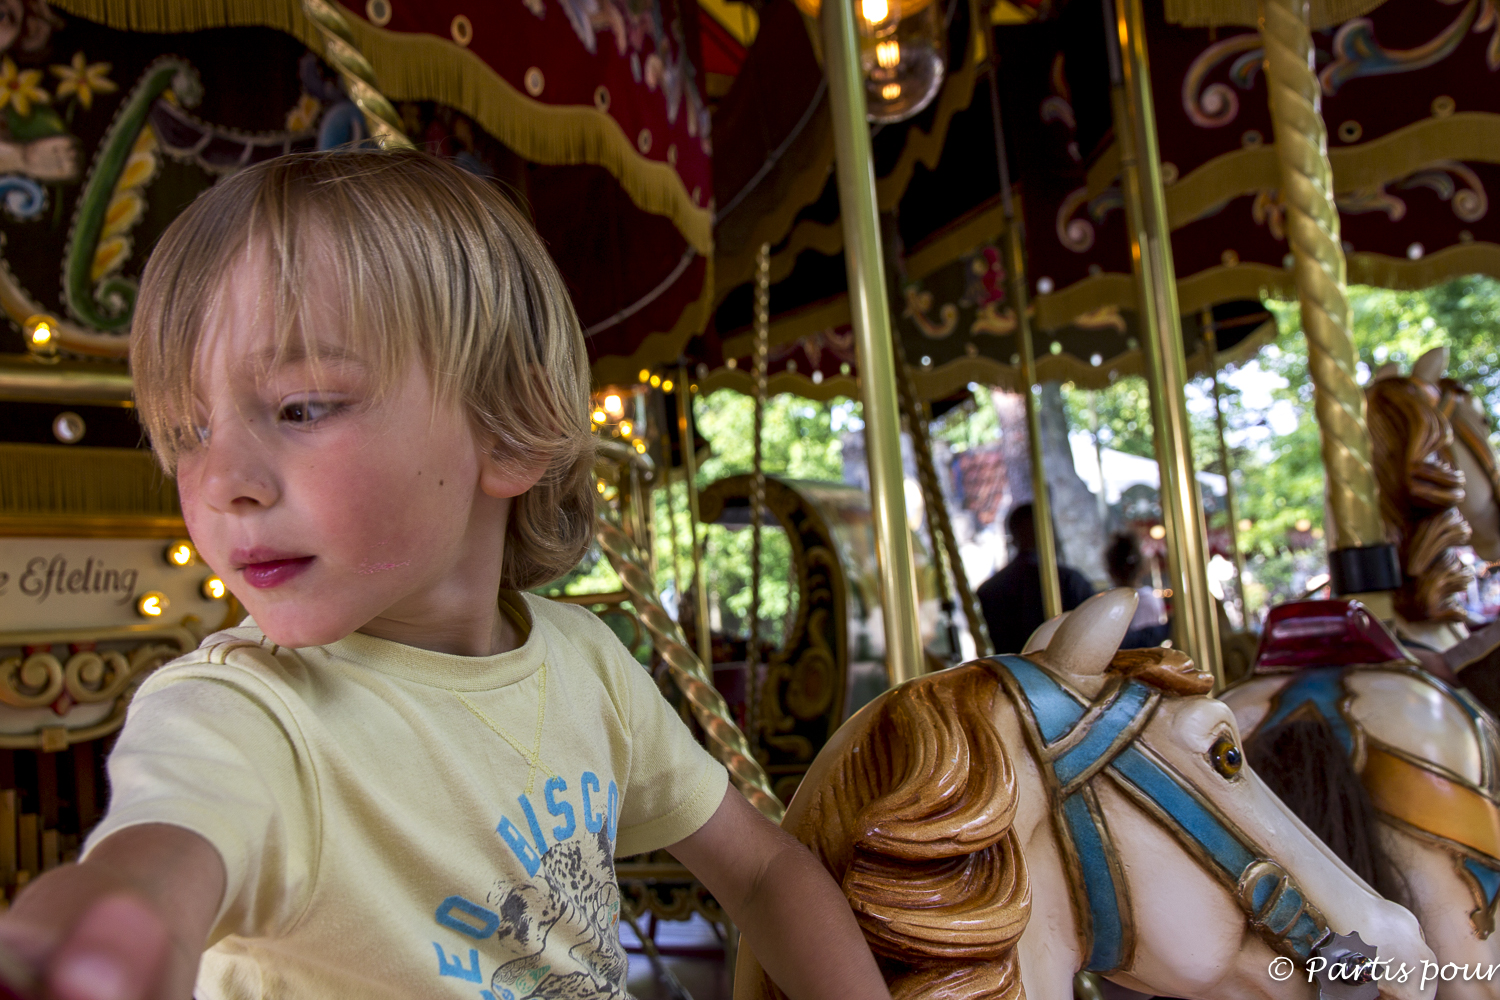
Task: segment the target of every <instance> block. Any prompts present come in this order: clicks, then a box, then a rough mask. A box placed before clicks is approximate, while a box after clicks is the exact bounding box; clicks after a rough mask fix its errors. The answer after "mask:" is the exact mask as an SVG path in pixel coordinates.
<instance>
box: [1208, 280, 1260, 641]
mask: <svg viewBox="0 0 1500 1000" xmlns="http://www.w3.org/2000/svg"><path fill="white" fill-rule="evenodd" d="M1203 348H1204V350H1206V351H1207V352H1208V379H1209V385H1210V386H1212V388H1213V396H1214V428H1215V429H1216V430H1218V432H1219V468H1221V469H1223V470H1224V514H1225V516H1227V517H1228V518H1229V554H1230V555H1231V556H1233V557H1234V592H1235V595H1236V596H1237V598H1238V599H1239V602H1240V628H1244V627H1245V623H1246V622H1248V621H1249V620H1250V619H1249V617H1248V615H1249V613H1250V609H1249V608H1248V607H1247V606H1246V604H1245V554H1244V553H1243V552H1241V551H1240V510H1239V504H1238V503H1237V502H1236V501H1235V498H1234V469H1232V468H1230V465H1229V442H1228V441H1226V440H1225V439H1224V407H1223V404H1222V403H1221V402H1220V400H1219V336H1218V333H1217V332H1216V331H1215V330H1214V313H1213V310H1212V309H1205V310H1203Z"/></svg>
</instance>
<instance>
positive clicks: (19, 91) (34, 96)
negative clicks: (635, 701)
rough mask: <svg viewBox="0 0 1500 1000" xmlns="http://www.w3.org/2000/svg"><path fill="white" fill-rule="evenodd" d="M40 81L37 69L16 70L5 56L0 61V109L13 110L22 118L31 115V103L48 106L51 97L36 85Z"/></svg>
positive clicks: (14, 65) (40, 77)
mask: <svg viewBox="0 0 1500 1000" xmlns="http://www.w3.org/2000/svg"><path fill="white" fill-rule="evenodd" d="M41 81H42V71H41V70H39V69H28V70H18V69H16V64H15V63H14V62H12V61H11V60H10V58H9V57H8V56H7V57H6V58H5V59H4V60H3V61H0V108H5V107H7V106H9V107H12V108H15V109H16V114H18V115H20V116H21V117H22V118H25V117H26V116H28V115H30V114H31V103H32V102H33V101H35V102H36V103H37V104H50V103H52V97H51V96H50V95H49V94H48V93H47V92H46V91H45V90H43V89H42V88H41V87H39V86H37V84H39V83H41Z"/></svg>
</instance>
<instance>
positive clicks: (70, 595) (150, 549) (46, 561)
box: [0, 538, 224, 642]
mask: <svg viewBox="0 0 1500 1000" xmlns="http://www.w3.org/2000/svg"><path fill="white" fill-rule="evenodd" d="M166 545H167V540H164V539H143V538H0V633H4V632H26V631H37V630H43V629H66V628H105V627H111V626H115V627H117V626H121V625H136V624H142V623H144V622H146V621H147V620H148V619H147V618H146V617H145V616H143V615H142V614H141V612H140V610H139V608H138V606H137V605H138V601H139V599H140V598H141V597H142V595H145V594H148V593H152V592H157V593H160V594H162V595H164V596H165V597H166V598H167V601H166V602H165V609H164V611H163V613H162V614H161V616H160V617H159V618H157V619H156V620H158V621H161V622H162V623H163V624H165V623H166V622H169V621H170V622H173V623H176V622H179V621H181V620H182V618H183V616H184V615H196V616H197V617H199V618H200V619H202V620H203V621H205V622H207V623H211V624H214V625H217V623H218V622H219V620H220V619H221V618H222V617H223V615H224V602H223V601H222V600H213V599H210V598H207V597H205V596H204V595H203V593H202V588H203V581H204V579H205V578H207V577H208V576H210V575H211V572H212V571H211V570H209V569H208V567H206V566H204V565H202V564H201V563H198V564H194V565H190V566H186V567H179V566H173V565H171V564H169V563H168V562H167V560H166V559H165V558H164V556H163V552H164V550H165V548H166ZM0 642H3V637H0Z"/></svg>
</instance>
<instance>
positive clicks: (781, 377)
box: [700, 321, 1277, 402]
mask: <svg viewBox="0 0 1500 1000" xmlns="http://www.w3.org/2000/svg"><path fill="white" fill-rule="evenodd" d="M1276 334H1277V329H1276V324H1275V322H1274V321H1267V322H1265V323H1262V324H1261V325H1260V326H1258V327H1256V329H1255V331H1254V332H1253V333H1251V334H1250V336H1248V337H1246V338H1245V339H1244V340H1241V341H1240V342H1239V343H1238V344H1236V345H1234V347H1233V348H1232V349H1230V350H1228V351H1220V352H1219V353H1218V355H1217V356H1216V360H1217V363H1218V367H1219V368H1223V367H1224V366H1225V365H1227V364H1237V365H1238V364H1244V363H1245V362H1246V361H1248V360H1250V359H1251V358H1253V357H1254V356H1255V355H1257V354H1259V353H1260V351H1261V349H1262V348H1264V347H1265V346H1266V345H1267V344H1269V343H1270V342H1271V341H1273V340H1275V339H1276ZM1036 368H1037V379H1038V380H1039V381H1042V382H1072V383H1073V384H1074V385H1076V386H1077V387H1079V388H1080V389H1106V388H1108V387H1109V386H1110V385H1112V384H1114V383H1115V382H1116V381H1118V380H1120V379H1122V378H1128V377H1129V376H1132V375H1138V376H1140V377H1142V378H1144V377H1145V376H1146V367H1145V359H1144V358H1143V356H1142V354H1141V352H1140V351H1138V350H1136V351H1127V352H1125V353H1123V354H1120V355H1117V356H1116V357H1113V358H1111V359H1109V360H1108V361H1105V362H1102V363H1100V364H1098V365H1091V364H1089V363H1088V362H1086V361H1083V360H1081V359H1079V358H1077V357H1075V356H1073V355H1071V354H1068V353H1066V352H1064V353H1062V354H1044V355H1042V356H1041V357H1039V358H1038V359H1037V362H1036ZM1187 370H1188V374H1189V375H1190V376H1197V375H1203V374H1206V373H1207V372H1208V358H1207V352H1206V351H1204V350H1203V349H1201V348H1200V349H1199V350H1197V351H1195V352H1194V353H1193V354H1191V355H1189V356H1188V358H1187ZM912 379H913V381H914V382H915V383H916V388H917V395H918V396H920V397H921V398H922V399H924V400H929V401H930V400H936V399H944V398H946V397H948V396H951V395H953V394H954V393H956V392H958V391H960V390H962V389H964V388H966V387H967V386H968V385H969V383H971V382H976V383H978V384H980V385H986V386H990V387H992V388H996V389H1004V390H1005V391H1007V392H1020V391H1021V386H1022V384H1023V383H1022V380H1021V369H1020V367H1019V366H1017V365H1007V364H1003V363H1001V362H999V361H996V360H994V359H993V358H987V357H977V358H970V357H962V358H956V359H954V360H952V361H949V362H947V363H946V364H942V365H939V366H937V367H936V368H916V369H913V370H912ZM700 385H701V386H702V387H703V391H704V392H712V391H714V390H715V389H733V390H734V391H735V392H738V393H742V394H743V395H746V396H749V395H753V394H754V391H755V384H754V381H753V380H752V379H751V377H750V375H749V374H748V373H747V372H745V371H744V370H743V369H739V368H720V369H718V370H717V371H714V372H712V373H710V374H709V376H708V377H707V378H705V379H703V380H702V381H701V382H700ZM768 391H769V392H770V393H771V394H772V395H775V394H777V393H783V392H789V393H793V394H795V395H798V396H804V397H806V398H808V399H816V400H819V401H822V402H827V401H828V400H830V399H833V398H834V397H836V396H847V397H850V398H852V399H858V398H859V381H858V379H857V378H855V377H853V376H848V375H835V376H832V377H826V378H824V379H823V381H822V382H816V383H815V382H813V380H812V379H811V378H810V377H809V376H807V375H804V374H802V373H801V372H796V373H792V372H781V373H779V374H777V375H773V376H772V377H771V380H770V383H769V387H768Z"/></svg>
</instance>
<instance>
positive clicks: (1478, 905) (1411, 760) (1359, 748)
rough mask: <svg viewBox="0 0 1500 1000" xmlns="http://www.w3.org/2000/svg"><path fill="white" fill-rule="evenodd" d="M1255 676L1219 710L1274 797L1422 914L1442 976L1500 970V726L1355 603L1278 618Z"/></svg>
mask: <svg viewBox="0 0 1500 1000" xmlns="http://www.w3.org/2000/svg"><path fill="white" fill-rule="evenodd" d="M1256 671H1257V676H1252V677H1250V678H1248V679H1247V680H1245V681H1242V682H1241V683H1239V684H1237V685H1235V686H1234V687H1231V688H1230V689H1229V690H1227V691H1225V692H1224V693H1223V694H1222V695H1221V698H1222V699H1223V701H1224V702H1225V703H1226V704H1228V705H1229V707H1230V708H1231V709H1233V711H1234V715H1235V719H1236V720H1237V721H1238V723H1239V727H1240V731H1241V732H1242V733H1244V734H1245V737H1246V740H1247V748H1246V749H1247V753H1248V755H1249V757H1250V760H1251V761H1252V762H1253V763H1254V764H1255V765H1256V767H1257V768H1258V769H1260V770H1261V771H1262V772H1264V773H1265V774H1266V777H1267V782H1268V784H1270V785H1271V786H1272V787H1273V788H1276V789H1278V790H1279V791H1281V793H1282V795H1283V797H1284V798H1285V799H1286V800H1287V803H1288V805H1289V806H1290V807H1291V808H1293V809H1294V810H1295V811H1297V812H1298V813H1299V815H1300V816H1301V818H1302V819H1303V820H1304V821H1306V822H1307V824H1308V826H1309V827H1311V828H1312V830H1313V832H1314V833H1316V834H1317V835H1318V836H1320V837H1321V838H1323V839H1324V840H1325V841H1327V842H1328V843H1329V844H1330V845H1331V846H1333V848H1334V849H1335V850H1336V851H1338V852H1339V853H1340V854H1341V855H1343V856H1345V857H1346V858H1348V859H1349V860H1350V862H1351V864H1352V865H1353V866H1354V867H1355V868H1356V870H1359V869H1361V868H1362V869H1364V871H1363V874H1364V875H1365V877H1366V878H1367V879H1369V880H1370V881H1371V882H1373V883H1374V884H1375V885H1377V886H1378V887H1380V888H1381V889H1382V890H1383V891H1385V892H1386V893H1387V894H1388V895H1389V896H1391V897H1392V898H1395V899H1398V900H1399V901H1401V902H1402V903H1404V904H1405V905H1407V906H1409V907H1410V908H1411V910H1412V912H1413V913H1414V914H1416V917H1417V919H1418V921H1420V923H1421V925H1422V930H1423V932H1424V934H1425V936H1426V939H1427V943H1428V944H1429V945H1431V947H1432V949H1433V951H1434V952H1436V953H1437V961H1438V962H1439V963H1440V964H1441V965H1446V964H1447V963H1450V962H1452V963H1455V964H1456V965H1458V966H1464V965H1467V966H1468V967H1469V968H1470V969H1471V970H1472V969H1475V968H1476V967H1483V968H1489V967H1490V965H1492V964H1493V963H1500V935H1497V934H1495V933H1494V932H1495V929H1496V928H1495V921H1496V916H1497V912H1496V911H1497V905H1500V772H1497V761H1496V756H1497V748H1500V739H1497V731H1496V722H1495V718H1494V716H1492V715H1490V714H1489V712H1487V711H1485V710H1484V709H1483V708H1482V707H1481V706H1480V705H1479V704H1478V703H1477V702H1476V701H1475V700H1474V699H1473V698H1472V697H1471V696H1470V695H1468V694H1467V693H1466V692H1464V691H1463V690H1461V689H1458V688H1454V687H1450V686H1449V685H1447V684H1445V683H1444V682H1442V681H1440V680H1438V679H1437V678H1436V677H1434V676H1433V675H1432V674H1430V673H1428V672H1427V671H1425V670H1422V669H1421V668H1420V667H1418V666H1417V664H1416V663H1415V662H1414V661H1412V660H1411V659H1410V658H1409V657H1408V656H1407V653H1406V650H1404V649H1402V648H1401V647H1400V646H1399V645H1397V643H1396V642H1395V641H1394V639H1393V638H1392V637H1391V635H1390V633H1389V632H1387V631H1386V629H1385V628H1384V627H1383V626H1382V625H1381V623H1380V622H1379V621H1377V620H1376V619H1375V618H1374V617H1373V616H1371V615H1370V614H1368V612H1366V610H1365V609H1364V608H1363V607H1362V606H1361V605H1360V604H1359V603H1358V602H1355V601H1304V602H1297V603H1293V604H1285V605H1282V606H1281V607H1279V608H1276V609H1273V610H1272V612H1271V615H1270V617H1269V618H1268V619H1267V621H1266V627H1265V632H1264V637H1263V639H1262V648H1261V655H1260V657H1259V659H1258V661H1257V663H1256ZM1437 995H1438V997H1439V1000H1479V998H1487V1000H1494V998H1497V997H1500V979H1497V978H1495V977H1490V978H1476V977H1462V976H1455V977H1454V979H1452V980H1451V981H1440V982H1439V983H1438V992H1437Z"/></svg>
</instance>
